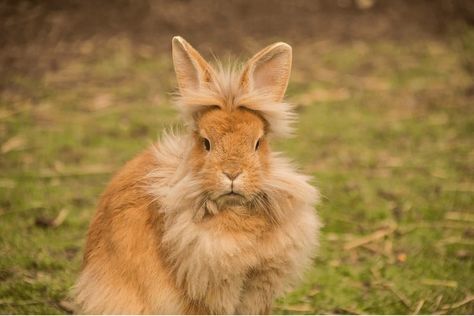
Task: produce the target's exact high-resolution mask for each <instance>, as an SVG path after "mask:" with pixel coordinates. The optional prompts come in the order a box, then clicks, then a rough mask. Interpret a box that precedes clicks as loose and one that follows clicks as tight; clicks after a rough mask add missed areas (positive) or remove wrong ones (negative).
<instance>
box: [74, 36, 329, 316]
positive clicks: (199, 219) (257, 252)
mask: <svg viewBox="0 0 474 316" xmlns="http://www.w3.org/2000/svg"><path fill="white" fill-rule="evenodd" d="M172 48H173V49H172V51H173V62H174V66H175V72H176V76H177V81H178V87H179V95H178V96H177V99H176V105H177V107H178V109H179V110H180V111H181V113H182V117H183V119H184V121H185V123H186V126H187V128H186V131H187V132H186V133H184V134H183V135H177V134H175V133H165V135H164V136H163V137H162V139H161V141H159V143H157V144H155V145H153V146H152V147H151V148H149V149H147V150H145V151H144V152H142V153H141V154H139V155H138V156H136V157H135V158H134V159H133V160H131V161H130V162H128V163H127V164H126V165H125V167H124V168H123V169H122V170H121V171H120V172H118V174H117V175H116V176H115V177H114V178H113V179H112V181H111V182H110V183H109V185H108V187H107V188H106V190H105V192H104V193H103V195H102V197H101V199H100V202H99V204H98V208H97V212H96V214H95V216H94V218H93V220H92V222H91V225H90V228H89V232H88V238H87V243H86V247H85V254H84V262H83V266H82V270H81V272H80V276H79V278H78V280H77V282H76V284H75V287H74V297H75V302H76V304H77V306H78V307H79V310H78V311H79V312H81V313H92V314H268V313H271V309H272V303H273V301H274V299H275V298H276V297H278V296H280V295H282V294H283V293H285V291H287V290H288V289H289V288H290V287H291V286H293V285H294V284H295V282H297V281H299V280H301V278H302V276H303V273H304V271H305V269H306V268H308V267H309V266H310V265H311V262H312V257H313V256H314V254H315V251H316V248H317V244H318V233H319V227H320V223H319V219H318V217H317V215H316V212H315V210H314V208H313V206H314V204H315V203H316V202H317V201H318V191H317V189H316V188H314V187H313V186H311V185H310V184H309V183H308V180H309V178H308V177H307V176H304V175H301V174H299V173H298V172H297V171H296V170H295V168H294V167H293V166H292V165H291V163H290V162H289V161H288V160H287V159H285V158H284V157H282V156H281V154H279V153H275V152H272V151H271V149H270V145H269V139H271V138H272V137H275V136H287V135H289V134H291V123H292V122H293V121H294V119H295V117H294V114H293V111H292V110H293V108H292V106H290V105H289V104H288V103H286V102H284V101H283V96H284V93H285V90H286V87H287V84H288V78H289V74H290V70H291V62H292V50H291V47H290V46H289V45H287V44H285V43H275V44H273V45H270V46H268V47H266V48H265V49H263V50H262V51H260V52H259V53H257V54H256V55H255V56H254V57H252V58H251V59H250V60H249V61H248V62H247V63H246V64H245V65H244V66H243V67H240V68H239V67H236V66H229V67H224V66H218V67H217V68H213V67H212V66H210V65H209V64H208V63H207V62H206V61H205V60H204V59H203V58H202V56H201V55H200V54H199V53H198V52H197V51H196V50H195V49H194V48H193V47H192V46H191V45H190V44H189V43H187V42H186V41H185V40H184V39H183V38H181V37H174V38H173V41H172Z"/></svg>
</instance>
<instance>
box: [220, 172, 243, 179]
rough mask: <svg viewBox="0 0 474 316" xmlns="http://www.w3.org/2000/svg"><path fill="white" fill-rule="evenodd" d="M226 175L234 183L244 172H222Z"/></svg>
mask: <svg viewBox="0 0 474 316" xmlns="http://www.w3.org/2000/svg"><path fill="white" fill-rule="evenodd" d="M222 173H224V174H225V175H226V177H227V178H229V180H230V181H234V180H235V179H236V178H237V177H238V176H239V175H240V174H241V173H242V171H240V170H236V171H222Z"/></svg>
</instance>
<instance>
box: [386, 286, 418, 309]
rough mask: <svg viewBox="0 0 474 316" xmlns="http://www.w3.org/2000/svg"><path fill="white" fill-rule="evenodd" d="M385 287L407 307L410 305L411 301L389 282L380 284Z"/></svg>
mask: <svg viewBox="0 0 474 316" xmlns="http://www.w3.org/2000/svg"><path fill="white" fill-rule="evenodd" d="M382 285H383V286H384V287H385V288H386V289H388V290H390V291H391V292H392V293H393V294H395V296H396V297H397V298H398V299H399V300H400V302H402V303H403V305H405V306H406V307H407V308H410V307H411V305H412V304H411V302H410V300H409V299H408V297H406V296H405V295H404V294H403V293H401V292H399V291H398V290H396V289H395V288H394V287H393V286H392V285H391V284H387V283H384V284H382Z"/></svg>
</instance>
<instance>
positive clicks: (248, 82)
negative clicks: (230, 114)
mask: <svg viewBox="0 0 474 316" xmlns="http://www.w3.org/2000/svg"><path fill="white" fill-rule="evenodd" d="M291 61H292V50H291V46H290V45H288V44H286V43H283V42H279V43H275V44H272V45H270V46H267V47H266V48H264V49H262V50H261V51H260V52H258V53H257V54H255V56H253V57H252V58H251V59H250V60H249V61H248V62H247V64H246V65H245V66H244V69H243V72H242V75H241V78H240V85H241V88H242V89H243V90H244V91H246V92H248V91H252V90H261V91H263V92H265V93H269V94H270V97H271V98H272V99H273V101H276V102H279V101H281V99H283V96H284V95H285V91H286V87H287V86H288V80H289V78H290V72H291Z"/></svg>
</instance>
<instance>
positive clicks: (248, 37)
mask: <svg viewBox="0 0 474 316" xmlns="http://www.w3.org/2000/svg"><path fill="white" fill-rule="evenodd" d="M473 22H474V2H472V1H461V0H436V1H435V0H418V1H410V0H400V1H383V0H337V1H336V0H318V1H311V0H309V1H308V0H295V1H282V0H265V1H262V0H257V1H248V0H230V1H215V0H175V1H166V0H156V1H150V0H135V1H130V0H128V1H127V0H115V1H100V2H98V1H89V0H86V1H79V0H49V1H33V0H31V1H23V0H20V1H18V0H8V1H2V2H1V3H0V30H1V34H0V47H1V51H0V71H1V72H2V73H3V74H4V76H3V77H4V79H5V74H7V73H11V72H21V73H27V74H35V73H38V72H39V73H41V72H44V71H50V70H54V69H57V68H59V67H61V63H62V62H63V61H64V60H65V59H67V58H70V57H74V56H77V55H80V54H85V53H90V52H89V51H88V50H87V49H83V48H82V49H81V46H83V45H82V44H83V43H84V42H87V43H89V46H90V47H91V48H90V49H89V50H94V49H95V48H99V47H101V46H103V45H106V44H107V42H110V41H112V40H114V39H115V38H117V37H120V38H126V39H127V40H128V41H130V42H131V43H132V45H133V46H135V47H137V48H139V47H145V49H146V50H148V51H149V52H150V53H162V52H167V51H168V50H169V48H170V38H171V37H172V36H174V35H182V36H184V37H185V38H187V39H188V40H189V41H190V42H191V43H194V44H195V45H196V46H197V47H198V48H199V49H201V50H202V51H203V52H204V54H207V55H210V54H211V53H212V52H216V51H218V52H219V54H222V53H223V52H226V51H227V52H230V53H232V54H242V53H248V52H249V51H253V49H254V46H256V45H255V44H253V43H255V42H258V43H260V45H261V43H267V42H270V41H272V40H280V41H286V42H288V43H290V44H292V45H298V44H299V43H303V44H304V43H306V42H318V41H327V40H330V41H357V40H362V41H373V40H378V39H382V38H383V39H400V40H410V41H417V40H422V39H426V38H433V37H445V36H453V35H455V33H456V32H457V30H458V28H459V27H460V26H462V25H464V24H472V23H473ZM211 48H212V49H211ZM132 51H133V49H132ZM1 84H2V86H5V85H6V84H7V83H5V80H2V82H1Z"/></svg>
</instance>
